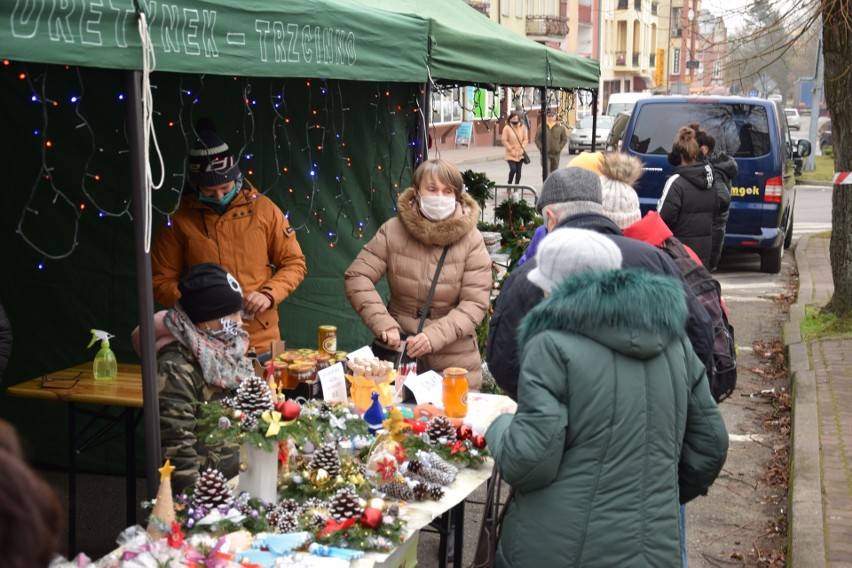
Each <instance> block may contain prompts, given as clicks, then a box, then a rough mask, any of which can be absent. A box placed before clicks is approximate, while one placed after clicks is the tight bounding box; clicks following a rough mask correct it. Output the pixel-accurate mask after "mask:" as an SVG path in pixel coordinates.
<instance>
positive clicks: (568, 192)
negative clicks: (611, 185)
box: [535, 167, 602, 217]
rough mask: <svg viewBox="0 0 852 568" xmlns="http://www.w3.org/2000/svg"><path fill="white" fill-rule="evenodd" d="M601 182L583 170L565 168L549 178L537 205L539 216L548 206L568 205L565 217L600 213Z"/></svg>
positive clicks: (545, 182)
mask: <svg viewBox="0 0 852 568" xmlns="http://www.w3.org/2000/svg"><path fill="white" fill-rule="evenodd" d="M601 199H602V198H601V182H600V178H599V177H598V175H597V174H594V173H592V172H590V171H589V170H585V169H583V168H572V167H569V168H563V169H561V170H556V171H554V172H553V173H551V174H550V175H549V176H547V179H546V180H544V185H543V186H542V188H541V196H540V197H539V198H538V202H537V203H536V205H535V208H536V211H538V213H539V215H540V214H541V212H542V210H543V209H544V207H545V206H546V205H550V204H551V203H568V204H570V206H569V207H568V210H567V211H565V212H564V214H563V217H570V216H571V215H578V214H580V213H598V214H600V213H601V212H602V209H601Z"/></svg>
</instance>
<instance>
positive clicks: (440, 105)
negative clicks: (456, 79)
mask: <svg viewBox="0 0 852 568" xmlns="http://www.w3.org/2000/svg"><path fill="white" fill-rule="evenodd" d="M461 102H462V89H461V88H455V89H445V90H443V91H434V92H433V93H432V123H433V124H440V123H447V122H461V119H462V105H461Z"/></svg>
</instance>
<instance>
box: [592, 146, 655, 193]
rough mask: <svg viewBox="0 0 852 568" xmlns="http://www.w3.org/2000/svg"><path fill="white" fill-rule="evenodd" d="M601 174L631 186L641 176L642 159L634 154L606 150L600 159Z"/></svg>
mask: <svg viewBox="0 0 852 568" xmlns="http://www.w3.org/2000/svg"><path fill="white" fill-rule="evenodd" d="M600 169H601V176H603V177H605V178H609V179H611V180H614V181H620V182H624V183H626V184H627V185H629V186H631V187H633V186H634V185H636V182H637V181H639V178H640V177H642V174H643V173H644V171H643V170H642V161H641V160H640V159H639V158H637V157H636V156H631V155H629V154H623V153H621V152H606V153H604V155H603V158H602V159H601V166H600Z"/></svg>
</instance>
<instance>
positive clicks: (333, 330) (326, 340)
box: [317, 325, 337, 356]
mask: <svg viewBox="0 0 852 568" xmlns="http://www.w3.org/2000/svg"><path fill="white" fill-rule="evenodd" d="M317 351H319V352H320V353H323V354H325V355H331V356H334V354H335V353H337V326H334V325H321V326H319V331H318V333H317Z"/></svg>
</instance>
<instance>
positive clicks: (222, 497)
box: [193, 468, 234, 510]
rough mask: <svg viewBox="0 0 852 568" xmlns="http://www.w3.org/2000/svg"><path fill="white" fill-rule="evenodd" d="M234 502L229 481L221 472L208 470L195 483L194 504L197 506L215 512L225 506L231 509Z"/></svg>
mask: <svg viewBox="0 0 852 568" xmlns="http://www.w3.org/2000/svg"><path fill="white" fill-rule="evenodd" d="M233 501H234V499H233V497H232V496H231V492H230V491H229V490H228V480H227V479H225V476H224V474H223V473H222V472H221V471H219V470H217V469H210V468H207V470H206V471H204V473H202V474H201V475H200V476H199V477H198V480H197V481H196V482H195V492H194V497H193V502H194V503H195V504H196V505H201V506H204V507H205V508H207V509H208V510H213V509H216V508H218V507H221V506H223V505H224V506H227V507H230V506H231V503H233Z"/></svg>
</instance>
